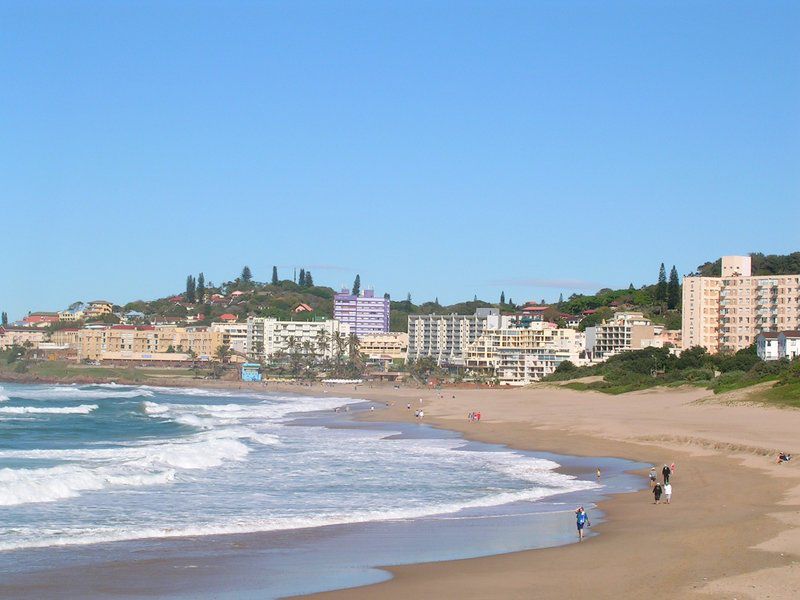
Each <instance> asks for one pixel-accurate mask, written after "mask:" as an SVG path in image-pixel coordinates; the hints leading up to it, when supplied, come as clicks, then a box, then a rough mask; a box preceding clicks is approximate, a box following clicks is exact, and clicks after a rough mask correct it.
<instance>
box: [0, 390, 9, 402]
mask: <svg viewBox="0 0 800 600" xmlns="http://www.w3.org/2000/svg"><path fill="white" fill-rule="evenodd" d="M7 400H8V396H7V395H6V390H5V388H3V386H0V402H6V401H7Z"/></svg>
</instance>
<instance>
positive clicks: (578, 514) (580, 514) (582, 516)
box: [575, 506, 592, 542]
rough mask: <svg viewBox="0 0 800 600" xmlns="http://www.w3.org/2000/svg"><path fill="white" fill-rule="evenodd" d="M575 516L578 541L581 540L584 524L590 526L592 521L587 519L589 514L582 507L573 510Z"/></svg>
mask: <svg viewBox="0 0 800 600" xmlns="http://www.w3.org/2000/svg"><path fill="white" fill-rule="evenodd" d="M575 518H576V525H577V526H578V541H579V542H582V541H583V528H584V527H585V526H588V527H591V526H592V522H591V521H590V520H589V515H587V514H586V511H585V510H584V509H583V507H582V506H581V507H579V508H578V510H576V511H575Z"/></svg>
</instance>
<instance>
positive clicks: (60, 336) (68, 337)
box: [50, 329, 81, 350]
mask: <svg viewBox="0 0 800 600" xmlns="http://www.w3.org/2000/svg"><path fill="white" fill-rule="evenodd" d="M80 332H81V330H80V329H57V330H56V331H53V332H51V333H50V341H51V342H53V343H54V344H56V345H57V346H63V347H66V348H70V349H71V350H77V349H78V336H79V335H80Z"/></svg>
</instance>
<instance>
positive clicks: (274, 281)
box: [272, 267, 278, 285]
mask: <svg viewBox="0 0 800 600" xmlns="http://www.w3.org/2000/svg"><path fill="white" fill-rule="evenodd" d="M272 285H278V267H272Z"/></svg>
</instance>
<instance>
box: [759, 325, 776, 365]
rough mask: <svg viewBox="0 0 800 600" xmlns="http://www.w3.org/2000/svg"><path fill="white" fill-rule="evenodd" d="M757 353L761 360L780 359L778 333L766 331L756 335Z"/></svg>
mask: <svg viewBox="0 0 800 600" xmlns="http://www.w3.org/2000/svg"><path fill="white" fill-rule="evenodd" d="M756 353H757V354H758V358H760V359H761V360H778V359H779V358H780V353H779V352H778V333H777V332H775V331H765V332H763V333H759V334H758V336H757V337H756Z"/></svg>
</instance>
